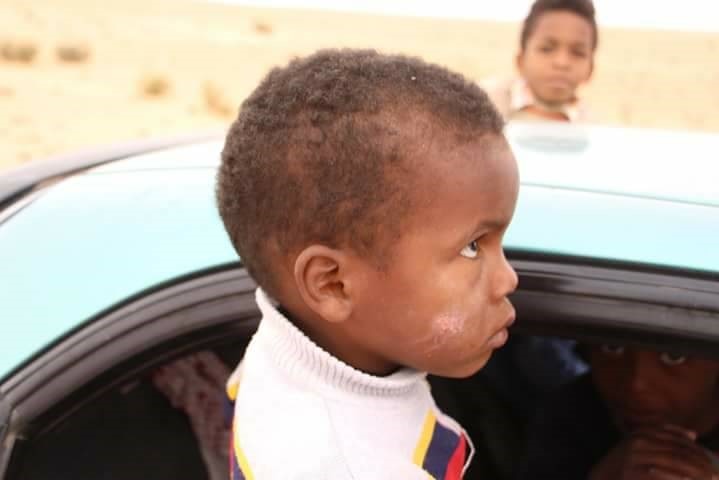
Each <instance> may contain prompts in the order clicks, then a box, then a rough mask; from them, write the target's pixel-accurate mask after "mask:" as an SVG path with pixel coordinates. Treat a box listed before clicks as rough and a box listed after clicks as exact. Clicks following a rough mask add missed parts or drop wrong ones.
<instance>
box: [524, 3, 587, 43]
mask: <svg viewBox="0 0 719 480" xmlns="http://www.w3.org/2000/svg"><path fill="white" fill-rule="evenodd" d="M556 11H567V12H572V13H574V14H576V15H579V16H580V17H582V18H583V19H585V20H586V21H587V22H589V24H590V25H591V26H592V48H594V49H596V48H597V45H598V44H599V32H598V28H597V21H596V18H595V11H594V3H593V2H592V0H536V1H535V2H534V3H533V4H532V8H531V9H530V10H529V14H528V15H527V18H525V19H524V23H523V24H522V31H521V34H520V37H519V45H520V47H521V48H522V50H524V49H525V48H526V46H527V42H528V41H529V37H530V36H531V35H532V32H534V28H535V27H536V26H537V21H538V20H539V17H541V16H542V15H543V14H545V13H547V12H556Z"/></svg>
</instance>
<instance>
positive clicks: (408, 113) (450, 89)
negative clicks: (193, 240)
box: [217, 50, 503, 296]
mask: <svg viewBox="0 0 719 480" xmlns="http://www.w3.org/2000/svg"><path fill="white" fill-rule="evenodd" d="M418 125H422V126H423V127H422V128H423V129H422V130H421V131H418V128H419V127H418ZM502 128H503V121H502V119H501V117H500V115H499V114H498V113H497V111H496V110H495V108H494V106H493V105H492V103H491V101H490V100H489V98H488V97H487V95H486V94H485V93H484V92H483V91H482V90H481V89H480V88H479V87H478V86H477V85H476V84H475V83H473V82H469V81H467V80H466V79H465V78H464V77H462V76H461V75H459V74H456V73H452V72H450V71H449V70H447V69H445V68H443V67H440V66H437V65H431V64H428V63H426V62H424V61H422V60H420V59H417V58H410V57H405V56H401V55H395V56H389V55H381V54H379V53H377V52H375V51H373V50H324V51H319V52H317V53H315V54H314V55H311V56H309V57H307V58H302V59H296V60H293V61H292V62H291V63H290V64H289V65H288V66H286V67H283V68H276V69H274V70H272V71H271V72H270V73H269V74H268V75H267V77H265V79H264V80H263V81H262V82H261V84H260V85H259V86H258V87H257V89H256V90H255V91H254V92H253V93H252V94H251V95H250V96H249V97H248V98H247V100H245V102H244V103H243V104H242V107H241V109H240V113H239V116H238V118H237V120H236V121H235V122H234V124H233V125H232V127H231V128H230V131H229V133H228V135H227V139H226V143H225V147H224V150H223V152H222V165H221V166H220V170H219V174H218V181H217V202H218V207H219V211H220V215H221V217H222V220H223V222H224V224H225V228H226V229H227V232H228V234H229V236H230V239H231V241H232V243H233V245H234V247H235V249H236V250H237V252H238V253H239V255H240V257H241V258H242V261H243V264H244V265H245V267H246V268H247V270H248V271H249V272H250V274H251V275H252V276H253V277H254V279H255V280H256V281H257V282H258V283H259V284H260V285H261V286H262V287H263V288H264V289H265V290H266V291H267V292H268V293H269V294H270V295H273V296H276V294H277V283H276V279H277V274H278V271H277V269H278V267H279V266H280V265H281V264H282V262H284V261H286V260H287V259H288V258H289V256H291V255H292V253H299V250H301V249H302V248H305V247H306V246H308V245H310V244H312V243H321V244H323V245H326V246H329V247H331V248H338V247H345V246H349V247H351V248H352V249H353V250H354V251H356V252H357V253H358V254H361V255H363V256H364V257H365V258H367V259H368V260H371V261H375V262H377V264H380V263H382V261H384V260H386V259H387V255H388V251H389V245H391V244H392V243H393V240H394V239H396V238H397V237H398V236H399V235H400V233H401V231H402V230H401V229H402V228H403V225H404V222H405V220H406V217H408V212H410V211H411V210H412V208H413V205H414V203H413V202H414V198H415V197H416V194H415V192H414V190H415V183H416V181H417V180H416V179H417V178H418V174H417V172H416V171H415V170H413V168H412V164H411V160H412V159H413V158H415V157H417V156H418V155H417V154H416V152H421V151H422V149H423V148H425V149H426V145H427V142H431V141H432V140H433V138H434V136H435V135H444V136H448V138H450V139H453V138H454V139H456V141H457V142H465V141H470V140H472V139H478V138H481V137H482V136H484V135H487V134H497V135H499V134H501V131H502ZM438 161H441V159H438ZM380 240H382V241H381V242H380Z"/></svg>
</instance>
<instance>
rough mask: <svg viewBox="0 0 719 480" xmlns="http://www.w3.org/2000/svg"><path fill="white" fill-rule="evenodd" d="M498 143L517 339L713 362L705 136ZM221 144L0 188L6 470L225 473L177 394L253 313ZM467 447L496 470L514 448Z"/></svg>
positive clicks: (118, 153)
mask: <svg viewBox="0 0 719 480" xmlns="http://www.w3.org/2000/svg"><path fill="white" fill-rule="evenodd" d="M507 136H508V138H509V140H510V143H511V145H512V148H513V150H514V152H515V155H516V157H517V159H518V162H519V166H520V176H521V189H520V198H519V201H518V205H517V210H516V214H515V218H514V221H513V223H512V226H511V227H510V230H509V232H508V233H507V236H506V241H505V250H506V252H507V255H508V258H509V259H510V261H511V263H512V264H513V266H514V268H515V269H516V270H517V272H518V274H519V278H520V282H519V288H518V290H517V292H516V293H515V294H514V295H513V299H512V300H513V303H514V304H515V306H516V309H517V319H518V321H517V322H516V324H515V325H514V326H513V336H518V338H521V337H522V336H525V337H534V336H537V337H547V336H549V337H561V338H568V339H573V340H577V341H586V342H609V343H616V344H620V345H624V344H628V345H643V346H648V347H654V348H661V349H668V350H671V351H676V352H680V353H684V354H698V355H703V356H709V357H712V358H719V248H718V247H719V188H717V179H719V175H718V174H719V163H718V162H716V158H714V157H715V154H714V152H716V151H718V150H719V135H714V134H702V133H685V132H669V131H659V130H639V129H629V128H615V127H599V126H578V125H564V124H541V125H539V124H521V123H519V124H512V125H509V126H508V127H507ZM221 147H222V138H221V135H215V134H211V135H202V136H199V137H186V138H174V139H169V140H168V139H164V140H160V141H151V142H140V143H134V144H126V145H120V146H112V147H107V148H104V149H101V150H98V151H93V152H85V153H82V154H78V155H72V156H68V157H63V158H56V159H52V160H51V161H47V162H37V163H32V164H29V165H27V166H24V167H21V168H18V169H16V170H14V171H10V172H8V173H5V174H4V175H2V176H1V177H0V284H1V285H2V286H1V287H0V319H2V321H0V337H1V338H3V339H4V345H3V347H2V349H0V477H1V478H3V479H7V480H16V479H26V478H28V479H45V478H53V479H57V478H83V479H100V478H102V479H116V478H118V479H119V478H122V479H130V478H133V479H134V478H171V477H172V478H175V479H190V478H211V479H214V478H221V477H222V476H223V475H225V474H226V472H224V471H223V464H222V458H223V455H226V453H225V452H224V446H223V445H224V444H222V442H219V443H218V438H219V439H222V438H223V437H222V432H217V431H214V430H213V432H210V433H209V434H208V428H207V425H206V424H203V423H202V421H197V418H195V417H193V412H192V411H190V410H191V408H189V407H188V406H187V402H186V401H185V400H183V399H182V398H184V397H182V396H183V395H185V397H186V396H187V395H186V393H187V392H191V391H193V390H192V388H190V386H188V382H187V380H188V378H194V379H195V380H197V381H198V382H204V383H203V385H205V386H206V387H207V388H206V389H203V388H200V389H198V390H197V391H199V392H200V393H199V394H198V395H200V394H201V395H200V396H204V395H206V394H207V392H212V391H213V389H214V390H216V392H217V397H218V398H219V397H220V396H221V393H222V384H223V382H224V376H223V375H226V374H227V373H229V371H230V370H231V369H232V368H233V367H234V365H235V364H236V363H237V362H238V361H239V360H240V359H241V357H242V353H243V350H244V348H245V346H246V345H247V342H248V341H249V339H250V338H251V336H252V334H253V332H254V330H255V328H256V326H257V323H258V321H259V314H258V309H257V307H256V305H255V303H254V296H253V291H254V289H255V284H254V282H253V280H252V279H251V278H250V277H249V276H248V274H247V272H246V271H245V270H244V268H243V266H242V262H241V261H240V260H239V259H238V258H237V255H236V253H235V251H234V250H233V248H232V246H231V245H230V242H229V240H228V238H227V235H226V233H225V231H224V228H223V226H222V223H221V221H220V218H219V216H218V213H217V210H216V206H215V197H214V183H215V175H216V170H217V166H218V163H219V156H220V150H221ZM499 353H500V354H501V350H500V352H499ZM499 356H500V355H495V358H498V357H499ZM218 360H219V363H218V362H217V361H218ZM494 361H495V360H492V361H491V362H490V364H489V365H488V367H492V365H493V363H492V362H494ZM183 362H184V363H183ZM213 362H214V363H213ZM178 365H179V367H178ZM183 365H184V366H183ZM188 365H190V366H191V367H188V368H190V370H192V369H194V370H192V372H194V373H191V374H189V376H185V377H182V376H181V375H180V376H179V377H172V376H170V377H167V376H164V377H163V375H165V374H166V372H167V371H168V369H169V370H170V371H175V372H177V371H178V368H179V369H182V368H185V367H187V366H188ZM198 365H199V367H198ZM173 369H174V370H173ZM203 369H204V370H212V369H214V371H213V372H214V373H213V372H210V373H208V372H206V371H204V370H203ZM198 371H199V374H197V372H198ZM192 375H195V377H192ZM163 379H164V380H163ZM198 379H199V380H198ZM432 381H433V382H436V385H438V386H437V387H436V391H437V396H438V401H440V400H441V402H440V403H442V404H447V405H448V407H447V408H448V410H450V411H451V410H452V405H451V404H452V403H453V402H454V403H455V404H456V403H458V402H459V403H462V402H464V403H466V402H467V401H471V402H477V405H480V406H487V405H489V406H488V407H487V408H488V409H489V411H492V412H494V413H495V415H494V416H492V417H491V418H500V417H501V414H499V413H497V412H498V411H500V410H501V411H509V412H510V413H511V411H512V409H514V408H515V406H513V404H512V399H511V398H506V397H502V395H499V394H498V395H496V396H493V397H491V398H488V397H487V396H488V395H490V393H489V392H491V391H493V390H495V391H497V389H493V388H492V385H491V383H492V378H491V377H490V376H485V377H484V378H482V379H481V380H480V381H479V382H472V381H458V383H452V384H450V385H449V386H447V387H446V388H444V387H443V386H442V385H444V384H443V383H442V382H443V381H442V380H440V379H433V380H432ZM485 387H487V388H486V391H485ZM443 388H444V389H443ZM173 392H175V393H177V395H179V396H173ZM195 392H196V391H195ZM468 399H469V400H468ZM205 400H207V399H206V398H205ZM183 402H184V403H183ZM209 405H210V406H211V407H212V408H216V409H221V406H219V405H220V404H219V403H217V404H215V403H210V404H209ZM214 411H215V410H212V412H214ZM205 413H206V412H205ZM510 417H511V414H510ZM513 418H515V419H516V418H517V417H516V416H514V417H513ZM212 420H213V421H214V422H218V421H219V420H218V419H217V418H216V416H214V417H212ZM470 423H471V422H470ZM480 425H481V426H482V428H484V424H482V423H481V422H480ZM213 428H214V427H213ZM489 428H491V427H489ZM203 429H204V430H203ZM521 430H522V429H521V426H517V429H516V431H514V430H512V431H505V434H504V436H503V437H502V438H501V439H499V440H497V441H495V442H494V444H497V443H502V444H506V445H510V446H511V445H516V444H517V442H520V443H521V441H522V435H521ZM475 433H476V434H477V436H479V437H481V432H475ZM280 434H281V432H280ZM470 435H474V434H473V432H472V431H470ZM208 438H209V439H210V440H208ZM500 440H501V441H500ZM475 441H476V442H477V443H478V444H479V445H480V452H481V455H482V457H481V458H482V459H483V461H482V462H480V463H481V464H482V465H483V468H491V469H493V471H494V474H495V475H496V476H495V477H493V478H508V477H509V476H510V475H511V474H512V469H513V463H516V462H515V461H514V459H513V458H511V452H510V456H509V457H508V453H507V449H506V448H505V449H504V451H501V450H502V449H501V448H500V449H499V450H497V449H496V448H494V446H496V445H493V442H492V441H485V440H483V439H482V438H479V439H478V440H475ZM218 444H219V445H220V446H218ZM210 450H212V451H210ZM217 459H220V461H219V462H217V461H216V460H217ZM485 478H486V477H485Z"/></svg>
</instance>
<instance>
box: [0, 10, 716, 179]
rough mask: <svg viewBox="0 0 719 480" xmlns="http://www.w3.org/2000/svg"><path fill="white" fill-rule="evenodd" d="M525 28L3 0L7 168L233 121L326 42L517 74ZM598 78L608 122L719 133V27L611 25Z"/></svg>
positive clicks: (0, 136) (0, 111) (0, 134)
mask: <svg viewBox="0 0 719 480" xmlns="http://www.w3.org/2000/svg"><path fill="white" fill-rule="evenodd" d="M517 33H518V25H516V24H508V23H495V22H486V21H476V20H439V19H423V18H401V17H382V16H372V15H358V14H347V13H332V12H319V11H289V10H274V9H258V8H249V7H238V6H228V5H219V4H210V3H203V2H199V1H195V2H193V1H190V0H124V1H107V2H98V1H97V0H63V1H62V2H58V1H56V0H33V1H32V2H27V1H26V0H3V2H1V3H0V168H7V167H10V166H13V165H17V164H20V163H22V162H27V161H30V160H33V159H38V158H44V157H47V156H50V155H54V154H59V153H67V152H71V151H74V150H78V149H81V148H86V147H91V146H97V145H102V144H106V143H109V142H117V141H123V140H128V139H136V138H139V137H148V136H157V135H166V134H182V133H191V132H197V131H207V130H213V129H214V130H219V131H221V130H222V129H224V128H226V126H227V125H228V123H229V122H231V121H232V119H233V117H234V115H235V112H236V110H237V107H238V105H239V103H240V102H241V101H242V99H243V98H244V96H246V95H247V94H248V93H249V91H250V90H251V89H252V88H253V86H254V85H255V84H256V83H257V82H258V81H259V79H260V78H261V77H262V75H263V74H264V73H266V71H267V70H268V69H269V68H270V67H271V66H274V65H277V64H282V63H285V62H286V61H287V60H288V59H290V58H291V57H293V56H296V55H303V54H307V53H310V52H312V51H314V50H316V49H318V48H322V47H372V48H377V49H380V50H382V51H386V52H403V53H409V54H414V55H420V56H422V57H424V58H426V59H428V60H430V61H433V62H438V63H441V64H443V65H446V66H448V67H450V68H453V69H456V70H459V71H461V72H463V73H464V74H466V75H467V76H469V77H471V78H474V79H481V78H484V77H486V76H489V75H509V74H511V73H512V65H513V56H514V52H515V49H516V39H517ZM600 42H601V44H600V48H599V51H598V55H597V68H596V74H595V77H594V79H593V81H592V83H591V84H590V85H589V86H588V87H587V88H586V90H585V92H584V93H585V95H586V97H587V99H588V100H589V102H590V104H591V107H592V110H593V112H594V114H595V117H596V118H597V119H599V120H600V121H601V122H602V123H609V124H623V125H632V126H642V127H659V128H678V129H692V130H704V131H719V34H716V33H714V34H710V33H689V32H667V31H648V30H645V31H630V30H621V29H602V31H601V40H600Z"/></svg>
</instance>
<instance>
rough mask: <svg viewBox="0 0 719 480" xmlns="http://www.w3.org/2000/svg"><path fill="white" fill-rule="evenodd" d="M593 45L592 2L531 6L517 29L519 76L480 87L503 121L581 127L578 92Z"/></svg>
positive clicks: (543, 0)
mask: <svg viewBox="0 0 719 480" xmlns="http://www.w3.org/2000/svg"><path fill="white" fill-rule="evenodd" d="M597 42H598V31H597V23H596V20H595V18H594V5H593V4H592V2H591V0H536V1H535V2H534V4H533V5H532V8H531V10H530V11H529V15H527V18H526V19H525V20H524V23H523V25H522V31H521V36H520V41H519V53H518V54H517V57H516V66H517V70H518V72H519V76H518V77H517V78H514V79H511V80H490V81H487V82H485V83H483V86H484V87H485V88H486V89H487V92H488V94H489V96H490V97H491V98H492V100H493V101H494V103H495V105H496V107H497V109H498V110H499V111H500V112H501V113H502V115H503V116H504V118H505V119H507V120H517V119H518V120H556V121H564V122H581V121H583V120H586V119H587V112H586V108H585V106H584V105H583V103H582V102H581V101H580V99H579V98H578V96H577V89H578V88H579V87H580V86H581V85H582V84H584V83H586V82H587V81H589V78H590V77H591V75H592V70H593V68H594V54H595V52H596V49H597Z"/></svg>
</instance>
